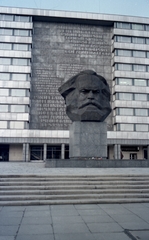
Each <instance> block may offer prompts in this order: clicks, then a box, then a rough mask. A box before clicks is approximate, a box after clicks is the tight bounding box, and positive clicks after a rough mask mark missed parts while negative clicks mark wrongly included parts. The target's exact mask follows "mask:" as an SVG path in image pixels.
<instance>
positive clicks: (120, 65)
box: [115, 64, 132, 71]
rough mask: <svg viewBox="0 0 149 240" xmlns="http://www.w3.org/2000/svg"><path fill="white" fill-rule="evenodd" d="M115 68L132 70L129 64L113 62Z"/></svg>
mask: <svg viewBox="0 0 149 240" xmlns="http://www.w3.org/2000/svg"><path fill="white" fill-rule="evenodd" d="M115 69H116V70H119V71H132V65H131V64H115Z"/></svg>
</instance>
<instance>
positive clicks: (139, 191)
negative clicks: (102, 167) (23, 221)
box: [0, 175, 149, 206]
mask: <svg viewBox="0 0 149 240" xmlns="http://www.w3.org/2000/svg"><path fill="white" fill-rule="evenodd" d="M130 202H132V203H137V202H149V175H121V176H120V175H106V176H105V175H104V176H99V175H96V176H94V175H93V176H92V175H90V176H87V175H86V176H85V175H82V176H80V175H79V176H78V175H77V176H74V175H72V176H64V175H54V176H38V175H22V176H21V175H13V176H9V175H8V176H0V206H4V205H5V206H15V205H40V204H92V203H130Z"/></svg>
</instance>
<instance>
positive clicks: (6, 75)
mask: <svg viewBox="0 0 149 240" xmlns="http://www.w3.org/2000/svg"><path fill="white" fill-rule="evenodd" d="M9 79H10V74H9V73H1V74H0V80H9Z"/></svg>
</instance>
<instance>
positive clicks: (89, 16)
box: [0, 7, 149, 24]
mask: <svg viewBox="0 0 149 240" xmlns="http://www.w3.org/2000/svg"><path fill="white" fill-rule="evenodd" d="M0 12H1V13H4V14H6V13H7V14H17V15H28V16H39V17H40V16H42V17H53V18H54V17H55V18H63V19H64V18H69V19H74V20H75V19H78V20H79V19H80V20H82V19H85V20H86V21H90V20H94V21H109V22H115V21H118V22H122V21H124V22H135V23H144V24H149V18H147V17H137V16H126V15H114V14H102V13H85V12H73V11H58V10H48V9H33V8H15V7H0Z"/></svg>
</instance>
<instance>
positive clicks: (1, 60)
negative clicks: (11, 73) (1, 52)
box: [0, 57, 11, 65]
mask: <svg viewBox="0 0 149 240" xmlns="http://www.w3.org/2000/svg"><path fill="white" fill-rule="evenodd" d="M0 65H11V58H2V57H1V58H0Z"/></svg>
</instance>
